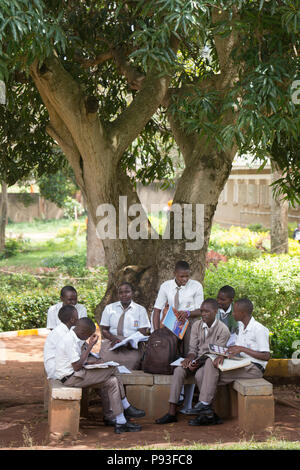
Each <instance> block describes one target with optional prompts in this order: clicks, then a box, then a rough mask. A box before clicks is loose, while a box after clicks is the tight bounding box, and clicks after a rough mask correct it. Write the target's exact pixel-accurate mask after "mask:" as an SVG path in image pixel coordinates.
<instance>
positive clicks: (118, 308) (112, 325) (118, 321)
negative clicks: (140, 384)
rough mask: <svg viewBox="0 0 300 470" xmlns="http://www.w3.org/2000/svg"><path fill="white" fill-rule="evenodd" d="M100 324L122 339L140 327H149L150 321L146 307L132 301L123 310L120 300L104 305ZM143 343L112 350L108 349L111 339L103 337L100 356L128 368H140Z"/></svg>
mask: <svg viewBox="0 0 300 470" xmlns="http://www.w3.org/2000/svg"><path fill="white" fill-rule="evenodd" d="M100 326H106V327H109V332H110V333H111V334H112V335H114V336H117V337H118V338H119V339H121V340H122V339H124V338H127V337H128V336H130V335H131V334H133V333H136V332H137V331H138V330H139V329H141V328H150V322H149V318H148V314H147V311H146V309H145V308H144V307H143V306H142V305H139V304H137V303H135V302H133V301H131V303H130V304H129V306H128V307H127V308H126V309H125V310H124V308H123V306H122V304H121V302H120V301H119V302H114V303H112V304H109V305H107V306H106V307H105V309H104V310H103V313H102V317H101V321H100ZM144 346H145V345H144V343H139V347H138V349H127V348H126V347H121V348H119V349H116V350H114V351H109V349H110V348H111V341H110V340H108V339H104V340H102V341H101V350H100V357H101V358H102V359H103V360H104V361H116V362H118V363H119V364H120V365H124V366H126V367H128V369H140V365H141V360H142V355H143V352H144Z"/></svg>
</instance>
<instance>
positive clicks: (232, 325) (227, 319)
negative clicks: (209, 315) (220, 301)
mask: <svg viewBox="0 0 300 470" xmlns="http://www.w3.org/2000/svg"><path fill="white" fill-rule="evenodd" d="M232 311H233V304H230V305H229V307H228V309H227V310H226V311H225V310H224V309H223V308H219V309H218V312H217V315H216V318H217V319H218V320H220V321H222V322H223V323H225V325H226V326H227V328H228V329H229V331H230V338H229V340H228V342H227V344H226V346H233V345H234V344H235V342H236V339H237V334H238V331H239V322H237V321H236V320H235V319H234V317H233V315H232Z"/></svg>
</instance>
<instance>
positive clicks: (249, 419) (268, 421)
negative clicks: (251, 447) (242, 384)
mask: <svg viewBox="0 0 300 470" xmlns="http://www.w3.org/2000/svg"><path fill="white" fill-rule="evenodd" d="M238 422H239V427H240V428H241V429H243V430H244V431H246V432H257V431H261V430H263V429H265V428H267V427H270V426H273V425H274V397H273V395H266V396H263V395H250V396H245V395H240V394H238Z"/></svg>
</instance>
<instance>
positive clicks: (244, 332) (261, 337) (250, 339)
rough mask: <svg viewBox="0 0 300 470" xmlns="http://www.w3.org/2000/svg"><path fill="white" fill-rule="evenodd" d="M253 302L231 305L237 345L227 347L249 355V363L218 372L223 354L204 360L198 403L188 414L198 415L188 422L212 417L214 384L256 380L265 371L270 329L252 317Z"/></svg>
mask: <svg viewBox="0 0 300 470" xmlns="http://www.w3.org/2000/svg"><path fill="white" fill-rule="evenodd" d="M252 312H253V304H252V302H251V301H250V300H249V299H247V298H243V299H240V300H237V301H236V302H235V303H234V306H233V316H234V319H235V320H236V321H239V322H242V326H241V327H240V329H239V333H238V337H237V341H236V344H235V345H234V346H230V347H229V349H228V352H229V353H230V355H231V356H235V355H237V354H240V356H242V357H245V358H249V359H250V360H251V364H250V365H247V366H245V367H241V368H238V369H234V370H228V371H224V372H220V370H219V368H218V366H219V364H222V363H223V362H224V357H223V356H218V357H217V358H216V359H215V360H214V361H212V360H211V359H210V358H209V359H207V360H206V362H205V366H204V367H203V371H202V387H201V393H200V397H199V402H198V403H197V405H196V406H195V407H194V408H193V409H192V410H191V414H192V413H193V414H197V415H198V416H197V417H196V418H195V419H193V420H191V421H190V422H189V424H190V425H192V426H198V425H201V424H203V419H204V418H207V419H210V418H212V417H213V414H214V412H213V410H212V408H211V403H212V401H213V398H214V395H215V392H216V389H217V385H225V384H228V383H231V382H233V381H234V380H236V379H256V378H261V377H262V376H263V374H264V371H265V368H266V365H267V362H268V360H269V359H270V347H269V330H268V329H267V328H265V327H264V326H263V325H262V324H261V323H259V322H258V321H256V320H255V319H254V318H253V316H252Z"/></svg>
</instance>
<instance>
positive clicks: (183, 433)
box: [0, 336, 300, 450]
mask: <svg viewBox="0 0 300 470" xmlns="http://www.w3.org/2000/svg"><path fill="white" fill-rule="evenodd" d="M44 341H45V337H43V336H25V337H17V338H1V339H0V448H1V449H7V448H9V449H16V448H35V449H70V448H71V449H78V450H79V449H122V448H131V447H135V446H142V445H143V446H144V445H156V446H159V447H160V448H161V449H164V448H167V447H168V446H169V445H184V446H188V445H189V444H194V443H195V442H196V443H197V442H198V443H202V444H220V443H234V442H240V441H243V440H244V439H249V438H251V437H253V438H254V439H255V440H257V441H265V440H267V439H268V438H270V437H272V436H273V437H276V438H277V439H282V440H289V441H299V438H300V386H299V383H298V384H288V385H274V395H275V398H276V399H277V400H282V399H283V400H289V401H290V403H292V404H294V405H296V406H298V407H299V409H296V408H293V407H291V406H286V405H283V404H280V403H278V401H277V400H276V404H275V426H274V428H272V429H269V430H266V431H265V432H263V433H258V434H255V435H254V436H253V435H251V436H250V435H247V434H245V432H243V431H241V430H240V429H239V428H238V426H237V420H236V419H231V420H224V423H223V424H219V425H217V426H205V427H196V428H195V427H191V426H189V425H188V421H189V419H190V417H189V416H184V415H179V422H178V423H172V424H168V425H165V426H161V425H160V426H158V425H156V424H154V423H153V421H152V420H149V418H148V419H147V417H144V418H142V419H140V420H138V422H139V424H141V425H142V431H141V432H138V433H125V434H122V435H120V436H117V435H116V434H115V433H114V429H113V428H112V427H105V426H104V425H103V422H102V414H101V405H100V404H97V403H95V404H94V405H92V406H91V407H90V417H89V419H88V420H87V419H83V418H81V421H80V434H79V436H78V439H76V440H72V439H71V438H70V437H65V438H64V439H63V440H59V441H55V440H53V439H52V440H49V437H48V436H47V412H46V411H44V406H43V399H44V387H43V384H44V373H43V345H44ZM166 408H167V404H166ZM179 430H180V432H179Z"/></svg>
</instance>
